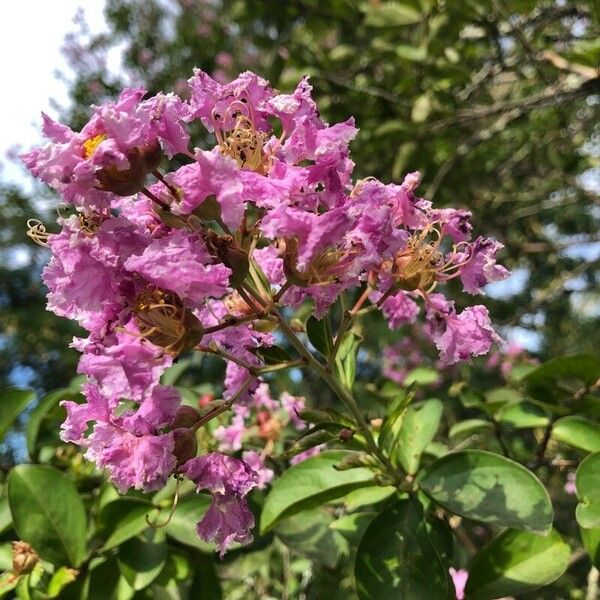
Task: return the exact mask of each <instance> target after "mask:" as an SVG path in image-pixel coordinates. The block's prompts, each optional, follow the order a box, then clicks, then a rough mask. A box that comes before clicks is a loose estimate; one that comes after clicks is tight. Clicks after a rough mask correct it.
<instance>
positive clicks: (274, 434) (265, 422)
mask: <svg viewBox="0 0 600 600" xmlns="http://www.w3.org/2000/svg"><path fill="white" fill-rule="evenodd" d="M256 423H257V425H258V431H259V435H260V437H261V438H263V439H265V440H276V439H278V438H279V434H280V432H281V422H280V421H279V419H278V418H277V417H275V416H273V415H272V414H271V413H269V412H267V411H266V410H263V411H261V412H259V413H258V415H256Z"/></svg>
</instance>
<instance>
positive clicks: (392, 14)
mask: <svg viewBox="0 0 600 600" xmlns="http://www.w3.org/2000/svg"><path fill="white" fill-rule="evenodd" d="M363 10H364V11H365V13H366V20H365V23H366V24H367V26H368V27H400V26H402V25H415V24H416V23H420V21H421V19H422V17H421V15H420V14H419V12H418V11H417V10H415V9H414V8H412V7H411V6H407V5H406V4H400V3H397V2H389V1H388V2H381V3H379V2H378V3H376V4H375V3H370V2H365V3H364V9H363Z"/></svg>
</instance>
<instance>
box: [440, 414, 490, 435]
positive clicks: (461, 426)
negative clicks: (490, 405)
mask: <svg viewBox="0 0 600 600" xmlns="http://www.w3.org/2000/svg"><path fill="white" fill-rule="evenodd" d="M493 428H494V426H493V425H492V424H491V423H490V422H489V421H486V420H485V419H465V420H464V421H459V422H458V423H455V424H454V425H452V427H451V428H450V431H449V432H448V437H449V438H450V439H456V438H458V439H463V438H466V437H469V436H470V435H474V434H477V433H481V432H483V431H489V430H490V429H493Z"/></svg>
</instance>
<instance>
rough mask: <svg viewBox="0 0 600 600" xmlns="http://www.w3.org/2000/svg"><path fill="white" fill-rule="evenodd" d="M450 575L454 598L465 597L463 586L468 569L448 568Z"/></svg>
mask: <svg viewBox="0 0 600 600" xmlns="http://www.w3.org/2000/svg"><path fill="white" fill-rule="evenodd" d="M449 572H450V577H452V583H453V584H454V589H455V591H456V600H463V599H464V597H465V587H466V585H467V579H468V578H469V571H467V570H465V569H458V570H456V569H454V568H453V567H450V569H449Z"/></svg>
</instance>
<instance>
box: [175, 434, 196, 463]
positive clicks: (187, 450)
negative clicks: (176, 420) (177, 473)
mask: <svg viewBox="0 0 600 600" xmlns="http://www.w3.org/2000/svg"><path fill="white" fill-rule="evenodd" d="M173 438H174V440H175V447H174V448H173V456H175V458H176V459H177V464H178V465H182V464H183V463H185V462H187V461H188V460H190V458H194V456H196V452H197V451H198V440H197V439H196V432H195V431H194V430H193V429H190V428H188V427H183V428H181V429H174V430H173Z"/></svg>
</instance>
